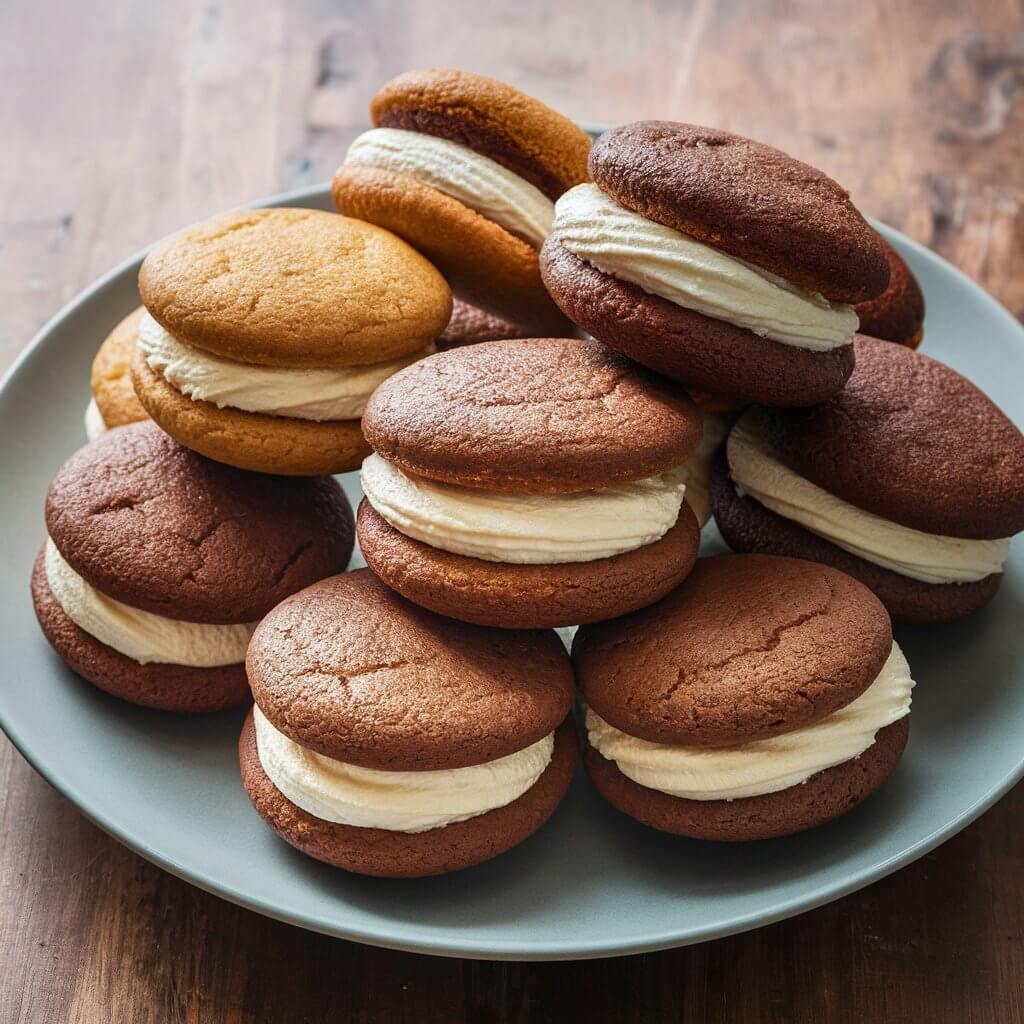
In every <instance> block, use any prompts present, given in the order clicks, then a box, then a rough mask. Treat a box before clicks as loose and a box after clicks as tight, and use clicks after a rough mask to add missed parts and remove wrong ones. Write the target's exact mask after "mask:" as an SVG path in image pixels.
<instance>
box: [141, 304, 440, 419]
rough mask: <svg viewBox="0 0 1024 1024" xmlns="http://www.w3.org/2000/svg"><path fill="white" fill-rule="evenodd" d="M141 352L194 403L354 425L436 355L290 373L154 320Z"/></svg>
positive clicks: (147, 323)
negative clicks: (383, 388) (187, 338)
mask: <svg viewBox="0 0 1024 1024" xmlns="http://www.w3.org/2000/svg"><path fill="white" fill-rule="evenodd" d="M139 348H140V349H141V350H142V352H143V355H144V356H145V357H146V362H147V363H148V364H149V365H150V366H151V367H152V368H153V370H155V371H156V372H157V373H159V374H160V375H161V376H162V377H163V378H164V380H166V381H167V382H168V383H169V384H170V385H172V386H173V387H174V388H176V389H177V390H178V391H180V392H181V393H182V394H183V395H185V396H186V397H188V398H191V399H193V400H194V401H201V402H211V403H212V404H213V405H216V406H218V407H219V408H221V409H223V408H224V407H225V406H230V407H231V408H232V409H241V410H242V411H243V412H258V413H263V414H265V415H268V416H291V417H294V418H295V419H300V420H314V421H317V422H320V421H324V420H355V419H359V417H360V416H362V415H363V412H364V410H365V409H366V403H367V402H368V401H369V400H370V395H372V394H373V392H374V390H375V389H376V388H377V386H378V385H379V384H381V383H382V382H383V381H385V380H387V378H388V377H390V376H391V375H392V374H394V373H397V372H398V371H399V370H401V369H404V368H405V367H406V366H408V365H409V364H410V363H414V362H416V360H418V359H421V358H422V357H423V356H425V355H428V354H429V353H430V352H433V351H434V346H433V344H430V345H428V346H427V347H426V348H424V349H421V350H420V351H418V352H415V353H413V354H412V355H410V356H404V357H403V358H401V359H392V360H390V361H389V362H386V363H372V364H369V365H365V366H345V367H340V368H337V369H328V370H323V369H313V370H303V369H290V368H281V367H278V366H257V365H255V364H252V363H236V362H234V361H232V360H230V359H222V358H221V357H220V356H215V355H213V354H212V353H210V352H206V351H203V350H202V349H198V348H194V347H193V346H191V345H186V344H185V343H184V342H182V341H179V340H178V339H177V338H175V337H174V335H172V334H170V333H169V332H168V331H166V330H164V328H163V327H161V326H160V324H158V323H157V322H156V320H154V319H153V317H151V316H150V315H149V313H146V314H144V315H143V317H142V320H141V322H140V323H139Z"/></svg>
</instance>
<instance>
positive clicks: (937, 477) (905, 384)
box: [765, 337, 1024, 539]
mask: <svg viewBox="0 0 1024 1024" xmlns="http://www.w3.org/2000/svg"><path fill="white" fill-rule="evenodd" d="M854 349H855V352H856V357H857V365H856V367H855V369H854V371H853V375H852V376H851V377H850V379H849V381H848V382H847V384H846V387H845V388H844V390H842V391H841V392H839V394H838V395H836V396H835V397H834V398H831V399H829V400H828V401H827V402H824V403H822V404H821V405H818V406H814V407H813V408H810V409H799V410H796V409H793V410H785V411H783V410H772V411H770V412H766V413H765V422H766V425H767V429H768V434H769V437H770V439H771V442H772V446H773V448H774V449H775V451H776V453H777V454H778V456H779V458H780V459H781V460H782V461H783V462H784V463H785V464H786V465H787V466H789V468H790V469H792V470H793V471H794V472H796V473H799V474H800V475H801V476H803V477H805V478H806V479H808V480H810V481H811V482H812V483H815V484H817V485H818V486H819V487H822V488H824V489H825V490H826V491H828V492H829V493H830V494H833V495H835V496H836V497H837V498H842V499H843V500H844V501H847V502H849V503H850V504H851V505H856V506H857V507H858V508H862V509H866V510H867V511H868V512H873V513H875V514H876V515H879V516H882V517H883V518H885V519H890V520H893V521H895V522H898V523H901V524H902V525H904V526H909V527H911V528H913V529H915V530H922V531H924V532H926V533H937V534H943V535H946V536H952V537H967V538H976V539H984V538H997V537H1010V536H1012V535H1013V534H1015V533H1017V532H1019V531H1020V530H1022V529H1024V435H1022V434H1021V432H1020V430H1018V429H1017V427H1016V426H1014V424H1013V423H1012V422H1011V421H1010V420H1009V419H1008V418H1007V417H1006V416H1005V415H1004V414H1003V413H1002V411H1001V410H1000V409H999V408H998V407H997V406H996V405H995V404H994V403H993V402H992V400H991V399H990V398H989V397H988V396H987V395H985V394H984V393H983V392H982V391H980V390H979V389H978V388H976V387H975V386H974V385H973V384H972V383H971V382H970V381H968V380H966V379H965V378H964V377H961V376H960V374H958V373H956V372H955V371H954V370H952V369H950V368H949V367H948V366H946V365H944V364H943V363H940V362H937V361H936V360H934V359H930V358H928V356H924V355H921V354H920V353H919V352H914V351H913V350H911V349H908V348H905V347H903V346H901V345H893V344H892V343H891V342H885V341H878V340H876V339H874V338H864V337H858V338H857V339H856V341H855V342H854Z"/></svg>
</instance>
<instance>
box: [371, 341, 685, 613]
mask: <svg viewBox="0 0 1024 1024" xmlns="http://www.w3.org/2000/svg"><path fill="white" fill-rule="evenodd" d="M363 430H364V432H365V434H366V437H367V440H368V441H369V442H370V445H371V446H372V447H373V449H374V454H373V455H371V456H370V457H369V458H368V459H367V460H366V462H365V463H364V464H363V470H362V484H363V492H364V494H365V495H366V498H365V500H364V501H363V502H362V504H361V505H360V507H359V512H358V521H357V529H358V534H359V543H360V547H361V549H362V552H363V556H364V557H365V559H366V562H367V564H368V565H369V566H370V568H371V569H373V570H374V572H376V573H377V575H378V576H380V577H381V579H383V580H384V582H385V583H387V584H388V585H389V586H391V587H393V588H394V589H395V590H397V591H399V593H401V594H404V595H405V596H406V597H407V598H409V600H411V601H415V602H417V603H418V604H422V605H424V606H425V607H427V608H431V609H433V610H434V611H436V612H440V613H441V614H443V615H450V616H451V617H452V618H456V619H462V620H463V621H466V622H475V623H480V624H482V625H489V626H504V627H508V628H543V627H550V626H567V625H573V624H575V623H578V622H592V621H596V620H598V619H606V618H610V617H612V616H614V615H621V614H622V613H624V612H626V611H630V610H632V609H634V608H639V607H641V606H642V605H645V604H649V603H650V602H651V601H655V600H657V599H658V598H659V597H661V596H662V595H664V594H666V593H667V592H668V591H669V590H671V589H672V587H674V586H676V584H678V583H679V582H680V581H681V580H682V579H683V578H684V577H685V576H686V574H687V573H688V572H689V571H690V568H691V566H692V565H693V561H694V559H695V558H696V556H697V546H698V543H699V530H698V527H697V523H696V521H695V519H694V517H693V513H692V512H691V511H690V509H689V507H688V506H687V505H686V503H685V502H684V500H683V497H684V492H685V483H686V469H685V465H684V464H685V463H686V460H687V459H688V458H689V456H690V455H691V454H692V452H693V451H694V449H695V448H696V446H697V444H698V442H699V440H700V436H701V424H700V417H699V415H698V413H697V411H696V408H695V407H694V405H693V403H692V402H691V401H690V399H689V398H687V397H686V396H685V395H684V394H683V393H681V392H680V391H679V390H678V389H676V388H673V387H671V386H670V385H669V383H668V382H667V381H663V380H660V379H659V378H657V377H655V376H654V375H653V374H651V373H648V372H647V371H646V370H644V369H642V368H641V367H639V366H637V365H636V364H635V363H631V362H630V361H629V360H627V359H625V358H623V357H622V356H620V355H618V354H617V353H614V352H612V351H611V350H610V349H607V348H605V347H604V346H602V345H600V344H598V343H597V342H594V341H580V340H574V339H568V338H533V339H527V340H521V341H493V342H487V343H485V344H482V345H472V346H470V347H468V348H460V349H453V350H451V351H449V352H439V353H438V354H437V355H434V356H430V357H429V358H427V359H425V360H423V361H422V362H420V363H417V364H416V365H415V366H410V367H408V368H407V369H405V370H403V371H401V372H400V373H397V374H395V376H394V377H392V378H391V379H390V380H388V381H385V383H384V384H383V385H381V387H379V388H378V389H377V390H376V391H375V392H374V394H373V397H372V398H371V399H370V403H369V405H368V406H367V409H366V413H365V415H364V417H363Z"/></svg>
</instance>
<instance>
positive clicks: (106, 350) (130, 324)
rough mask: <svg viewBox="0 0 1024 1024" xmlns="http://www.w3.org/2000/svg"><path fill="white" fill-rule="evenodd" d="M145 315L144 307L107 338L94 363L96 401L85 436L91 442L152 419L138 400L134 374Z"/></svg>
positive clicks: (88, 414)
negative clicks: (125, 427)
mask: <svg viewBox="0 0 1024 1024" xmlns="http://www.w3.org/2000/svg"><path fill="white" fill-rule="evenodd" d="M145 312H146V311H145V309H143V308H141V307H140V308H139V309H135V310H133V311H132V312H131V313H129V314H128V315H127V316H126V317H125V318H124V319H123V320H122V321H121V322H120V323H119V324H118V325H117V326H116V327H115V328H114V329H113V330H112V331H111V332H110V334H108V335H107V337H106V339H105V340H104V342H103V344H102V345H100V348H99V351H98V352H97V353H96V358H95V359H93V361H92V373H91V374H90V377H89V387H90V390H91V391H92V398H91V399H90V401H89V405H88V406H87V407H86V410H85V436H86V437H87V438H88V439H89V440H90V441H92V440H94V439H95V438H97V437H99V436H100V434H102V433H104V431H107V430H110V429H111V428H112V427H121V426H124V424H125V423H137V422H138V421H139V420H144V419H147V418H148V416H149V414H148V413H147V412H146V410H145V409H143V408H142V406H141V405H140V404H139V400H138V399H137V398H136V397H135V388H134V387H132V371H131V367H132V358H133V357H134V355H135V342H136V341H137V340H138V337H139V322H140V321H141V320H142V316H143V314H144V313H145Z"/></svg>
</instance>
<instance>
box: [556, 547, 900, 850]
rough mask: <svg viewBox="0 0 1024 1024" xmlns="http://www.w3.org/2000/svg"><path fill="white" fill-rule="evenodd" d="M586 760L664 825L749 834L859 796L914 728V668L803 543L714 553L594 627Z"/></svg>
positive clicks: (584, 683) (797, 822)
mask: <svg viewBox="0 0 1024 1024" xmlns="http://www.w3.org/2000/svg"><path fill="white" fill-rule="evenodd" d="M572 658H573V663H574V665H575V668H576V675H577V679H578V681H579V685H580V689H581V691H582V694H583V698H584V700H585V701H586V704H587V710H586V729H587V738H588V750H587V752H586V757H585V764H586V768H587V772H588V774H589V775H590V778H591V780H592V781H593V783H594V785H595V786H596V787H597V789H598V790H599V792H600V793H601V795H602V796H603V797H604V798H605V799H606V800H607V801H608V802H609V803H611V804H612V805H613V806H615V807H617V808H618V809H619V810H620V811H622V812H624V813H625V814H628V815H629V816H630V817H632V818H635V819H636V820H637V821H640V822H643V823H644V824H645V825H650V826H652V827H653V828H657V829H661V830H662V831H665V832H672V833H675V834H677V835H683V836H691V837H694V838H699V839H720V840H750V839H766V838H770V837H773V836H782V835H788V834H790V833H792V832H799V831H802V830H803V829H808V828H813V827H815V826H817V825H821V824H823V823H824V822H826V821H828V820H830V819H832V818H835V817H837V816H838V815H840V814H843V813H845V812H846V811H848V810H850V808H852V807H854V806H856V805H857V804H859V803H860V802H861V801H862V800H864V799H865V798H866V797H867V796H869V795H870V794H871V793H872V792H874V790H875V789H877V788H878V786H880V785H881V784H882V782H884V781H885V779H886V778H888V776H889V775H890V774H891V773H892V771H893V769H894V768H895V767H896V763H897V762H898V761H899V759H900V756H901V754H902V753H903V748H904V746H905V745H906V742H907V734H908V726H909V719H908V717H907V715H908V713H909V711H910V692H911V689H912V688H913V685H914V684H913V681H912V679H911V677H910V669H909V667H908V666H907V662H906V660H905V658H904V657H903V654H902V652H901V651H900V649H899V647H898V646H897V645H896V644H894V643H893V639H892V628H891V626H890V623H889V617H888V615H887V614H886V612H885V609H884V608H883V607H882V605H881V603H880V602H879V601H878V599H877V598H875V597H874V595H873V594H872V593H871V591H870V590H868V589H867V588H866V587H864V586H863V585H862V584H860V583H858V582H857V581H856V580H854V579H852V578H851V577H849V576H846V575H844V574H843V573H841V572H838V571H837V570H835V569H832V568H831V567H829V566H824V565H817V564H815V563H812V562H804V561H800V560H798V559H792V558H773V557H769V556H765V555H722V556H718V557H716V558H703V559H700V560H699V561H698V562H697V565H696V566H695V568H694V570H693V572H692V573H691V574H690V576H689V577H688V578H687V580H686V582H685V583H683V585H682V586H681V587H679V588H678V589H677V590H675V591H673V592H672V593H671V594H669V595H668V597H666V598H664V599H663V600H661V601H659V602H658V603H657V604H654V605H651V606H650V607H648V608H644V609H642V610H641V611H638V612H634V613H633V614H631V615H626V616H624V617H623V618H620V619H615V620H613V621H611V622H602V623H599V624H597V625H593V626H583V627H581V628H580V630H579V631H578V632H577V634H576V638H575V640H574V642H573V648H572Z"/></svg>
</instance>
